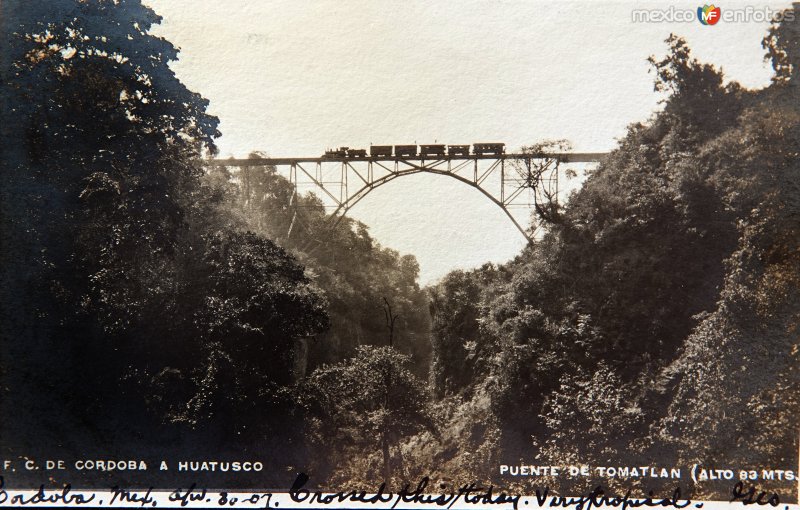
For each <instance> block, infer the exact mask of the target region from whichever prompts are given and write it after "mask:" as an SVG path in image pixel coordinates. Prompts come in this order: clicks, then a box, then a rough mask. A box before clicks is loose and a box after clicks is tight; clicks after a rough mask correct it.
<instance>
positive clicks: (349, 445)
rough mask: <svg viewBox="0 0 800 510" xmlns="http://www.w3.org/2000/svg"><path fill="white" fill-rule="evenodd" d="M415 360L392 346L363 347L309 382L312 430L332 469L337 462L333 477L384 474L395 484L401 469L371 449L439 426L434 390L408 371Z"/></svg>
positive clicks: (369, 477) (367, 478)
mask: <svg viewBox="0 0 800 510" xmlns="http://www.w3.org/2000/svg"><path fill="white" fill-rule="evenodd" d="M409 362H410V358H409V357H408V356H406V355H403V354H401V353H399V352H398V351H397V350H395V349H393V348H391V347H373V346H360V347H358V348H357V349H356V355H355V356H354V357H352V358H351V359H348V360H346V361H343V362H341V363H337V364H335V365H326V366H323V367H320V368H318V369H317V370H316V371H314V373H313V374H311V376H310V377H309V378H308V380H307V381H306V382H305V384H304V386H303V391H304V395H305V399H306V405H307V408H308V410H309V413H310V414H311V416H313V421H312V422H311V430H310V432H311V434H312V436H313V438H314V441H315V442H317V443H318V444H320V445H323V444H324V445H327V448H326V449H327V451H329V452H331V455H332V458H330V459H328V462H329V464H330V465H328V466H326V467H327V468H330V467H331V466H336V472H335V473H333V474H332V477H333V480H337V479H338V480H347V481H349V482H351V483H352V482H355V481H362V482H369V481H371V480H374V479H379V478H383V479H384V481H386V482H387V483H390V482H391V481H392V479H393V476H392V473H394V474H395V475H397V474H398V473H397V471H395V470H392V469H391V468H389V471H390V472H389V473H386V472H385V471H384V470H385V469H386V468H387V466H386V465H385V464H384V463H383V462H375V463H372V462H371V460H370V459H371V457H372V456H371V455H370V454H369V452H370V451H373V452H376V453H377V452H379V451H382V450H383V448H384V445H386V446H389V447H391V446H393V445H397V444H398V441H399V440H400V439H401V438H403V437H407V436H410V435H411V434H414V433H417V432H419V431H421V430H424V429H428V430H432V429H433V419H432V416H431V414H430V409H429V407H428V406H429V396H428V392H427V391H426V388H425V386H424V384H423V383H422V382H421V381H420V380H419V379H417V378H416V377H415V376H414V375H413V374H412V373H411V371H410V370H409V369H408V364H409ZM398 454H399V449H398V450H396V452H395V455H396V456H397V455H398ZM380 457H381V456H376V460H377V458H380ZM399 462H401V459H397V462H396V463H395V464H396V465H399ZM378 466H381V467H380V468H379V467H378ZM382 471H383V472H382Z"/></svg>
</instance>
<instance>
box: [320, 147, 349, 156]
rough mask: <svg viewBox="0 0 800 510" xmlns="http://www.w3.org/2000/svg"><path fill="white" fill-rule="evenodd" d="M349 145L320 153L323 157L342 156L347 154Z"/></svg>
mask: <svg viewBox="0 0 800 510" xmlns="http://www.w3.org/2000/svg"><path fill="white" fill-rule="evenodd" d="M348 149H350V147H339V148H338V149H328V150H326V151H325V154H323V155H322V157H323V158H344V157H346V156H347V151H348Z"/></svg>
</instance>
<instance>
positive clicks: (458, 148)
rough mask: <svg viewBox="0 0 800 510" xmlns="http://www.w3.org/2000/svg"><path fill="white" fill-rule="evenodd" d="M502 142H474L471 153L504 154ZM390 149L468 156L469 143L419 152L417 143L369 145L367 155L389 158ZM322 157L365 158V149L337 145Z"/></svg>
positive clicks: (396, 154)
mask: <svg viewBox="0 0 800 510" xmlns="http://www.w3.org/2000/svg"><path fill="white" fill-rule="evenodd" d="M505 147H506V144H504V143H474V144H472V154H473V155H475V156H487V155H494V156H499V155H501V154H504V153H505V151H506V149H505ZM392 149H394V157H396V158H409V157H410V158H414V157H420V158H425V157H445V156H449V157H454V156H469V155H470V150H469V149H470V146H469V145H443V144H428V145H420V146H419V152H417V145H416V144H414V145H395V146H394V147H392V146H391V145H371V146H370V148H369V157H372V158H379V157H380V158H391V157H392ZM322 157H323V158H353V159H359V158H366V157H367V151H366V149H351V148H350V147H339V148H338V149H328V150H326V151H325V154H323V155H322Z"/></svg>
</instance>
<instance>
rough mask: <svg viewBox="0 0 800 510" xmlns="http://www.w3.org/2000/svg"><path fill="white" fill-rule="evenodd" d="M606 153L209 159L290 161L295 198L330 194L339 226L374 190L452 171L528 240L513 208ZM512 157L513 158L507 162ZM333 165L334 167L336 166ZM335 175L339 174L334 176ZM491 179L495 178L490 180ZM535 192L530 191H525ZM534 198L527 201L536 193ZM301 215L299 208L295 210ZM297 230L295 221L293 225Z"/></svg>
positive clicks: (542, 196)
mask: <svg viewBox="0 0 800 510" xmlns="http://www.w3.org/2000/svg"><path fill="white" fill-rule="evenodd" d="M603 156H605V154H603V153H536V154H531V153H522V154H505V153H503V154H491V155H484V154H480V155H476V154H472V155H467V154H464V155H458V156H436V158H435V159H431V157H430V156H428V157H427V158H426V157H425V156H403V157H392V156H378V157H371V156H363V155H362V156H359V157H347V156H343V157H331V156H328V157H316V158H248V159H218V160H209V161H207V162H206V164H207V165H210V166H229V167H248V166H273V167H288V168H289V181H290V182H291V184H292V185H293V186H294V197H293V198H294V200H293V203H294V204H295V205H296V204H297V203H298V200H297V199H296V198H297V195H298V193H299V191H298V188H299V186H300V185H301V184H308V183H311V184H313V185H315V187H316V188H317V189H319V190H320V191H321V192H322V194H321V196H322V197H323V198H325V197H327V199H328V201H329V202H331V203H332V205H328V207H331V208H333V209H334V211H333V213H332V214H331V215H330V218H331V221H332V226H333V227H336V226H337V225H338V224H339V223H340V222H341V220H342V218H343V217H344V216H345V215H346V214H347V212H348V211H349V210H350V209H352V208H353V207H354V206H355V205H356V204H358V203H359V202H360V201H361V200H362V199H363V198H364V197H365V196H366V195H367V194H369V193H370V192H371V191H372V190H374V189H376V188H378V187H380V186H383V185H384V184H386V183H388V182H391V181H393V180H395V179H397V178H398V177H403V176H406V175H414V174H419V173H431V174H436V175H445V176H448V177H452V178H454V179H456V180H458V181H460V182H463V183H464V184H467V185H469V186H471V187H472V188H475V189H477V190H478V191H480V192H481V194H483V195H484V196H485V197H486V198H488V199H489V200H490V201H491V202H492V203H494V204H495V205H496V206H498V207H500V209H502V211H503V212H504V213H505V214H506V216H507V217H508V219H509V220H511V222H512V223H513V225H514V226H515V227H516V229H517V230H519V232H520V233H521V234H522V235H523V236H524V237H525V239H526V240H527V241H529V242H530V241H532V240H533V235H532V233H530V232H529V231H527V230H526V229H525V228H524V227H523V226H522V225H520V223H519V221H518V220H517V219H516V218H515V217H514V215H513V214H512V213H511V211H510V210H509V208H510V207H513V206H520V205H527V207H528V208H530V207H532V206H538V205H539V204H540V203H541V202H542V201H544V200H553V199H556V198H557V194H558V177H559V165H560V164H561V163H591V162H597V161H600V159H601V158H602V157H603ZM507 163H508V164H507ZM331 170H333V172H331ZM331 175H333V176H334V177H333V179H332V180H331ZM490 184H493V185H492V186H490ZM526 190H527V191H530V192H532V193H530V194H525V193H524V192H525V191H526ZM531 194H532V196H533V204H531V203H530V202H528V203H527V204H521V203H520V202H521V201H522V199H530V196H529V195H531ZM295 217H297V216H296V212H295ZM290 233H291V227H290Z"/></svg>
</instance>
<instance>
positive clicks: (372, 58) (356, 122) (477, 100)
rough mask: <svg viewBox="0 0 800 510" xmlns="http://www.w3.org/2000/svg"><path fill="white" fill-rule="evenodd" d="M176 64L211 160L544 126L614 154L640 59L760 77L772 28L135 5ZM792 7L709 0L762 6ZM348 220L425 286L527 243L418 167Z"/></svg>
mask: <svg viewBox="0 0 800 510" xmlns="http://www.w3.org/2000/svg"><path fill="white" fill-rule="evenodd" d="M146 3H148V4H149V5H150V6H152V7H153V8H154V9H155V10H156V12H158V13H159V14H161V15H162V16H163V17H164V21H163V22H162V25H161V26H160V27H158V28H157V29H156V33H157V34H159V35H162V36H164V37H166V38H168V39H169V40H170V41H172V42H173V43H174V44H176V45H177V46H179V47H180V48H181V50H182V51H181V54H180V60H179V61H178V62H176V63H174V65H173V68H174V69H175V71H176V72H177V74H178V77H179V78H180V79H181V80H182V81H183V82H184V83H186V84H187V85H188V86H189V87H190V88H191V89H192V90H194V91H196V92H199V93H200V94H202V95H203V96H205V97H206V98H208V99H209V100H210V108H209V109H210V113H212V114H214V115H217V116H218V117H219V118H220V121H221V124H220V130H221V131H222V133H223V135H222V137H221V138H220V139H219V141H218V146H219V148H220V150H221V155H222V156H225V157H227V156H229V155H233V156H236V157H242V156H245V155H246V154H247V153H249V152H251V151H254V150H261V151H264V152H267V153H268V154H270V155H272V156H318V155H320V154H322V152H323V151H324V150H325V149H326V148H328V147H335V146H341V145H347V146H351V147H367V146H369V144H370V143H374V144H402V143H413V142H414V141H417V142H418V143H433V141H434V140H437V141H439V142H440V143H451V144H458V143H464V144H466V143H471V142H476V141H484V140H491V141H504V142H505V143H506V144H507V145H508V146H509V148H510V149H515V148H518V147H519V146H521V145H526V144H531V143H534V142H536V141H539V140H542V139H546V138H566V139H569V140H570V141H571V142H572V144H573V146H574V149H575V150H576V151H592V152H593V151H607V150H609V149H611V148H613V147H614V144H615V140H616V139H618V138H620V137H621V136H623V135H624V133H625V128H626V126H627V125H628V124H630V123H632V122H637V121H644V120H646V119H647V118H648V116H649V115H650V114H651V112H653V111H654V109H656V108H657V107H658V99H659V96H658V95H657V94H656V93H654V92H653V75H652V73H648V69H649V65H648V63H647V61H646V59H647V57H648V56H650V55H653V54H655V55H657V56H661V55H663V54H664V53H665V51H666V45H665V44H664V39H665V38H666V37H667V36H668V35H669V34H670V32H674V33H676V34H678V35H681V36H683V37H685V38H686V39H687V40H688V42H689V45H690V47H691V48H692V51H693V53H694V54H695V56H696V57H698V58H699V59H700V60H703V61H706V62H711V63H714V64H715V65H717V66H719V67H721V68H722V69H723V71H724V72H725V74H726V76H727V77H728V78H729V79H731V80H736V81H739V82H740V83H742V84H743V85H745V86H747V87H761V86H764V85H766V84H767V83H768V82H769V78H770V76H771V69H770V68H769V66H768V65H767V64H766V63H764V62H763V60H762V58H763V54H764V51H763V49H762V48H761V46H760V42H761V38H762V37H763V35H764V34H765V33H766V29H767V27H768V23H766V22H755V21H751V22H747V23H727V24H726V23H724V22H723V21H721V22H719V23H718V24H716V25H714V26H703V25H702V24H700V23H699V22H698V21H697V20H696V19H694V20H692V21H691V22H688V23H634V22H633V17H632V12H631V11H632V10H633V9H658V10H664V9H669V8H670V7H671V6H672V8H674V9H682V10H691V11H696V9H697V6H698V4H697V3H696V2H695V3H691V2H641V1H639V2H599V1H596V2H588V1H586V2H563V1H561V2H547V3H541V2H532V1H503V0H491V1H490V0H482V1H475V0H463V1H459V2H455V1H453V2H448V1H443V0H436V1H402V2H398V1H396V0H394V1H377V0H376V1H343V0H331V1H316V2H311V1H302V0H291V1H266V0H262V1H250V2H248V1H234V0H225V1H220V0H146ZM789 5H790V2H731V1H726V2H725V3H724V4H722V3H720V4H719V6H720V7H721V8H722V9H723V10H725V9H729V10H731V9H744V8H745V7H746V6H751V7H754V8H756V9H763V8H764V7H765V6H770V7H771V8H772V9H773V10H778V9H781V8H786V7H788V6H789ZM351 215H352V216H353V217H355V218H358V219H359V220H361V221H363V222H365V223H366V224H367V225H369V226H370V232H371V233H372V235H373V236H374V237H375V238H377V239H378V241H379V242H381V244H383V245H384V246H389V247H392V248H394V249H397V250H399V251H400V252H403V253H412V254H414V255H415V256H416V257H417V259H418V260H419V262H420V266H421V282H422V283H423V284H425V283H430V282H432V281H434V280H436V279H437V278H440V277H441V276H443V275H444V274H446V273H447V272H448V271H449V270H452V269H455V268H464V269H466V268H471V267H476V266H479V265H481V264H482V263H484V262H487V261H492V262H504V261H506V260H509V259H510V258H512V257H513V256H514V255H515V254H516V253H518V252H519V250H520V249H521V248H522V246H523V244H524V239H523V238H522V236H521V234H520V233H519V232H518V231H517V230H516V229H515V228H514V226H513V225H512V224H511V222H510V221H508V219H507V217H506V216H505V215H504V213H503V212H502V211H501V210H500V209H499V208H497V206H495V205H494V204H492V203H491V202H489V201H488V200H487V199H486V198H485V197H483V196H482V195H481V194H480V193H479V192H478V191H476V190H474V189H472V188H470V187H468V186H465V185H464V184H462V183H459V182H458V181H456V180H455V179H451V178H448V177H442V176H433V175H427V174H422V175H416V176H409V177H404V178H401V179H397V180H395V181H393V182H392V183H390V184H387V185H385V186H383V187H381V188H378V189H376V190H375V191H373V192H371V193H370V194H369V195H368V196H367V197H366V198H365V199H364V200H362V201H361V202H360V203H359V204H358V205H357V206H356V207H355V208H354V209H353V210H352V211H351Z"/></svg>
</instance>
